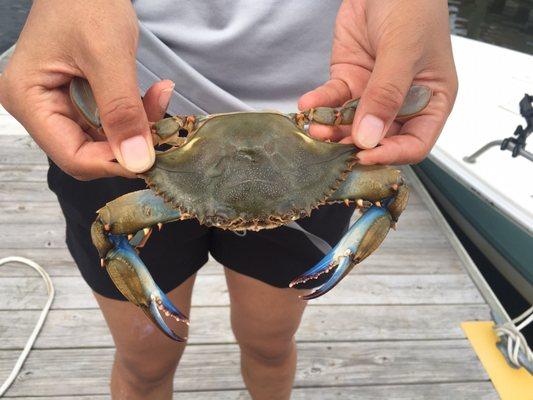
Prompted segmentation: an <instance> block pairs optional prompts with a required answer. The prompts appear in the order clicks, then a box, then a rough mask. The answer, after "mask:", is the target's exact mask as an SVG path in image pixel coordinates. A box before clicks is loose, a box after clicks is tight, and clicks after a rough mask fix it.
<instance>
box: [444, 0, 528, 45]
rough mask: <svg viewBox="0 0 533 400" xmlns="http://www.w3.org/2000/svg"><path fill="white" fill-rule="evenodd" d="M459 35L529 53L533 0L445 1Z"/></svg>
mask: <svg viewBox="0 0 533 400" xmlns="http://www.w3.org/2000/svg"><path fill="white" fill-rule="evenodd" d="M448 5H449V9H450V27H451V29H452V32H453V33H455V34H456V35H459V36H466V37H469V38H472V39H475V40H479V41H482V42H487V43H492V44H496V45H498V46H502V47H507V48H509V49H513V50H518V51H521V52H524V53H529V54H533V0H448Z"/></svg>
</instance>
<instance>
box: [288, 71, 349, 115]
mask: <svg viewBox="0 0 533 400" xmlns="http://www.w3.org/2000/svg"><path fill="white" fill-rule="evenodd" d="M351 96H352V94H351V91H350V87H349V86H348V84H347V83H346V82H345V81H343V80H341V79H331V80H329V81H327V82H326V83H324V84H323V85H322V86H319V87H318V88H316V89H314V90H311V91H310V92H307V93H305V94H304V95H303V96H302V97H300V100H298V108H299V109H300V110H307V109H309V108H313V107H319V106H320V107H337V106H340V105H342V104H343V103H345V102H346V101H348V100H350V99H351Z"/></svg>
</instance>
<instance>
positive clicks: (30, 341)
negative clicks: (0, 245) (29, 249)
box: [0, 257, 55, 397]
mask: <svg viewBox="0 0 533 400" xmlns="http://www.w3.org/2000/svg"><path fill="white" fill-rule="evenodd" d="M7 263H19V264H24V265H27V266H28V267H31V268H33V269H34V270H35V271H37V272H38V273H39V274H40V275H41V276H42V277H43V279H44V282H45V283H46V290H47V291H48V300H46V304H45V305H44V307H43V311H42V312H41V315H40V316H39V319H38V320H37V323H36V324H35V328H34V329H33V332H32V333H31V335H30V337H29V339H28V341H27V342H26V345H25V346H24V349H23V350H22V352H21V353H20V356H19V358H18V360H17V362H16V363H15V366H14V367H13V369H12V370H11V374H10V375H9V377H8V378H7V379H6V380H5V382H4V383H3V384H2V386H0V397H2V396H3V395H4V393H5V392H6V391H7V389H9V387H10V386H11V385H12V384H13V382H14V381H15V379H16V378H17V376H18V374H19V372H20V370H21V368H22V365H24V361H26V358H28V354H29V353H30V350H31V348H32V347H33V344H34V343H35V340H36V339H37V336H39V332H40V331H41V328H42V327H43V324H44V321H45V320H46V316H47V315H48V311H49V310H50V306H51V305H52V301H53V300H54V295H55V290H54V285H53V284H52V280H51V279H50V275H48V273H47V272H46V271H45V270H44V269H43V267H41V266H40V265H39V264H37V263H36V262H34V261H32V260H28V259H27V258H24V257H6V258H2V259H0V266H2V265H4V264H7Z"/></svg>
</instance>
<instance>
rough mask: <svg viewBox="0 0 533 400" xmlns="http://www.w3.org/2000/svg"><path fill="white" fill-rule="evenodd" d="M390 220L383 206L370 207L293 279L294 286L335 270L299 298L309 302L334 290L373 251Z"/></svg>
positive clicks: (388, 226) (387, 230)
mask: <svg viewBox="0 0 533 400" xmlns="http://www.w3.org/2000/svg"><path fill="white" fill-rule="evenodd" d="M391 222H392V217H391V215H390V213H389V211H388V210H387V208H386V207H379V206H375V205H374V206H371V207H370V209H368V210H367V211H366V212H365V213H364V214H363V215H362V216H361V217H360V218H359V219H358V220H357V221H356V222H355V223H354V224H353V225H352V226H351V227H350V229H348V232H347V233H346V234H345V235H344V236H343V238H342V239H341V240H340V241H339V243H337V245H336V246H335V247H334V248H333V249H331V251H330V252H329V253H328V254H326V256H324V258H323V259H322V260H320V262H318V263H317V264H316V265H315V266H314V267H313V268H311V269H309V270H308V271H307V272H305V273H304V274H303V275H301V276H299V277H298V278H296V279H294V280H293V281H292V282H291V283H290V285H289V287H294V286H297V285H299V284H302V283H304V282H307V281H309V280H311V279H316V278H318V277H319V276H320V275H322V274H324V273H327V272H329V271H331V270H332V269H335V271H334V272H333V274H332V275H331V277H330V278H329V279H328V280H327V281H326V282H325V283H324V284H323V285H322V286H320V287H319V288H318V289H317V290H315V291H314V292H312V293H310V294H308V295H306V296H302V298H303V299H304V300H310V299H314V298H317V297H319V296H322V295H323V294H325V293H327V292H329V291H330V290H331V289H333V288H334V287H335V286H336V285H337V284H338V283H339V282H340V281H341V279H343V278H344V277H345V276H346V275H348V273H349V272H350V271H351V270H352V269H353V267H354V266H355V265H356V264H358V263H359V262H361V261H362V260H364V259H365V258H366V257H368V256H369V255H370V254H372V252H374V250H376V249H377V248H378V247H379V245H380V244H381V242H383V240H384V239H385V236H387V233H388V232H389V229H390V227H391Z"/></svg>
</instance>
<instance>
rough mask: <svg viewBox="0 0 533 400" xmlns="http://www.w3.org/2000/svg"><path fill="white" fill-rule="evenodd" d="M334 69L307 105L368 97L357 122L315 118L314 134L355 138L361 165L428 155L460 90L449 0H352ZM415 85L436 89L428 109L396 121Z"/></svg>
mask: <svg viewBox="0 0 533 400" xmlns="http://www.w3.org/2000/svg"><path fill="white" fill-rule="evenodd" d="M330 75H331V76H330V80H329V81H327V82H326V83H325V84H323V85H322V86H320V87H318V88H317V89H315V90H313V91H311V92H308V93H306V94H304V95H303V96H302V97H301V98H300V101H299V103H298V105H299V107H300V109H302V110H303V109H308V108H312V107H317V106H329V107H337V106H340V105H342V104H343V103H344V102H346V101H347V100H350V99H353V98H359V97H361V101H360V103H359V106H358V108H357V111H356V114H355V117H354V122H353V124H352V126H348V127H333V128H332V127H328V126H325V125H318V124H313V125H312V126H311V128H310V134H311V135H313V136H314V137H317V138H319V139H324V140H325V139H329V140H334V141H341V142H344V143H351V142H353V143H355V145H356V146H358V147H360V148H361V149H363V150H361V151H360V152H359V153H358V154H357V156H358V159H359V163H360V164H366V165H368V164H407V163H416V162H419V161H421V160H422V159H423V158H424V157H425V156H426V155H427V154H428V153H429V151H430V150H431V148H432V147H433V145H434V144H435V141H436V140H437V138H438V136H439V134H440V132H441V130H442V128H443V126H444V123H445V121H446V119H447V117H448V115H449V114H450V112H451V109H452V106H453V103H454V100H455V96H456V93H457V76H456V72H455V66H454V62H453V56H452V52H451V42H450V34H449V28H448V9H447V2H446V0H432V1H427V0H345V1H344V2H343V3H342V5H341V7H340V9H339V12H338V15H337V20H336V25H335V37H334V41H333V50H332V55H331V65H330ZM413 83H415V84H420V85H426V86H428V87H430V88H431V89H432V91H433V96H432V98H431V100H430V102H429V104H428V106H427V107H426V108H425V109H424V110H423V111H422V112H421V113H419V114H417V115H416V116H414V117H412V118H411V119H406V120H405V121H400V122H399V121H395V120H394V119H395V117H396V114H397V112H398V110H399V109H400V106H401V105H402V102H403V99H404V97H405V95H406V93H407V91H408V89H409V87H410V86H411V85H412V84H413ZM378 144H379V145H378ZM376 146H377V147H376Z"/></svg>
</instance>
